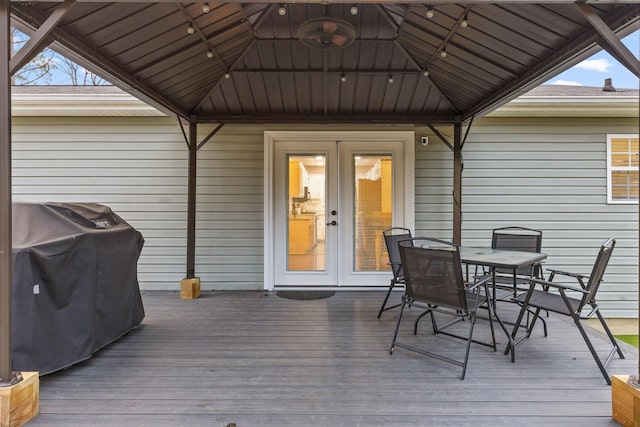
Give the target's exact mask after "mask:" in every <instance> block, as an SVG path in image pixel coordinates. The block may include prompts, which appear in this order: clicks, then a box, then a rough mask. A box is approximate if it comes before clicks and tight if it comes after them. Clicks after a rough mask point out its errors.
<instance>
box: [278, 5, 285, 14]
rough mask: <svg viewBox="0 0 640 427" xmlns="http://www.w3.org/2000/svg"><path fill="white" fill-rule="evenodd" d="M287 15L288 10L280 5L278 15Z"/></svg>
mask: <svg viewBox="0 0 640 427" xmlns="http://www.w3.org/2000/svg"><path fill="white" fill-rule="evenodd" d="M286 14H287V8H286V7H285V6H284V5H283V4H282V5H280V7H279V8H278V15H280V16H284V15H286Z"/></svg>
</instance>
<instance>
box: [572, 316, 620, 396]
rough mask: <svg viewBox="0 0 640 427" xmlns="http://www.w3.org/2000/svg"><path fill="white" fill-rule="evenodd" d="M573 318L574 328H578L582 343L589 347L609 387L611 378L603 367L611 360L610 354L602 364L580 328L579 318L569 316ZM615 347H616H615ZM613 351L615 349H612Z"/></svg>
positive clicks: (585, 333) (587, 337)
mask: <svg viewBox="0 0 640 427" xmlns="http://www.w3.org/2000/svg"><path fill="white" fill-rule="evenodd" d="M571 317H572V318H573V323H575V324H576V326H577V327H578V330H579V331H580V335H582V338H583V339H584V342H585V343H586V344H587V347H589V351H590V352H591V356H593V360H595V361H596V364H597V365H598V368H600V372H601V373H602V376H603V377H604V379H605V381H606V382H607V384H608V385H611V378H610V377H609V373H608V372H607V369H606V368H605V365H606V364H607V362H608V361H609V359H611V354H613V351H612V353H610V355H609V357H608V358H607V362H605V363H602V360H600V357H599V356H598V353H596V349H595V348H594V347H593V344H591V340H590V339H589V336H588V335H587V332H586V331H585V330H584V328H583V327H582V323H580V318H579V317H578V316H576V315H573V316H571ZM616 347H617V345H616ZM614 349H615V347H614Z"/></svg>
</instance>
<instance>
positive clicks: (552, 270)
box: [546, 268, 588, 279]
mask: <svg viewBox="0 0 640 427" xmlns="http://www.w3.org/2000/svg"><path fill="white" fill-rule="evenodd" d="M546 270H547V271H550V272H551V273H554V274H557V275H560V276H568V277H575V278H576V279H584V278H586V277H588V276H587V275H586V274H579V273H570V272H568V271H562V270H554V269H553V268H547V269H546Z"/></svg>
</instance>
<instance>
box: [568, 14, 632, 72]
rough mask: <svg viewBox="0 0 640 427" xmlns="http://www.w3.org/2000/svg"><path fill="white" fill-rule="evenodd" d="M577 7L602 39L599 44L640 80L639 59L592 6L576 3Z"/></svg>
mask: <svg viewBox="0 0 640 427" xmlns="http://www.w3.org/2000/svg"><path fill="white" fill-rule="evenodd" d="M576 5H577V6H578V8H579V9H580V11H581V12H582V15H584V17H585V18H586V19H587V21H588V22H589V24H591V26H592V27H593V29H594V30H596V31H597V33H598V34H600V36H601V37H602V38H601V40H600V41H599V42H598V44H599V45H600V46H601V47H602V48H603V49H604V50H606V51H607V52H609V53H610V54H611V56H613V57H614V58H616V59H617V60H618V62H620V63H621V64H622V65H624V66H625V67H627V69H628V70H629V71H631V72H632V73H633V74H635V75H636V77H638V78H640V61H638V58H636V57H635V55H634V54H633V53H632V52H631V51H630V50H629V49H628V48H627V47H626V46H625V45H624V44H623V43H622V42H621V41H620V39H619V38H618V36H617V35H616V34H615V33H614V32H613V31H612V30H611V28H609V26H608V25H607V24H606V23H605V22H604V21H603V20H602V18H601V17H600V15H598V13H597V12H596V11H595V10H594V9H593V8H592V7H591V6H589V5H588V4H586V3H576ZM636 7H638V6H636Z"/></svg>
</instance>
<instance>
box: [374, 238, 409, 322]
mask: <svg viewBox="0 0 640 427" xmlns="http://www.w3.org/2000/svg"><path fill="white" fill-rule="evenodd" d="M382 235H383V236H384V243H385V246H386V247H387V254H388V255H389V265H390V266H391V272H392V274H393V277H392V278H391V282H390V283H389V289H388V290H387V294H386V295H385V297H384V301H382V305H381V306H380V310H379V311H378V319H379V318H380V316H382V312H383V311H387V310H391V309H392V308H396V307H400V305H401V304H395V305H392V306H390V307H385V306H386V305H387V302H388V301H389V296H391V291H393V288H394V287H395V286H396V285H402V286H404V284H405V282H404V277H403V271H402V261H401V259H400V251H399V250H398V241H399V240H406V239H411V237H412V236H411V230H409V229H408V228H404V227H391V228H387V229H386V230H384V231H383V232H382Z"/></svg>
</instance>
